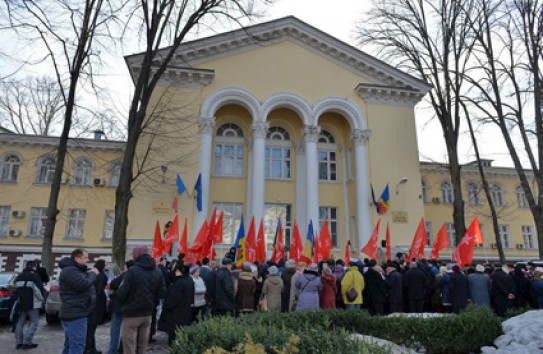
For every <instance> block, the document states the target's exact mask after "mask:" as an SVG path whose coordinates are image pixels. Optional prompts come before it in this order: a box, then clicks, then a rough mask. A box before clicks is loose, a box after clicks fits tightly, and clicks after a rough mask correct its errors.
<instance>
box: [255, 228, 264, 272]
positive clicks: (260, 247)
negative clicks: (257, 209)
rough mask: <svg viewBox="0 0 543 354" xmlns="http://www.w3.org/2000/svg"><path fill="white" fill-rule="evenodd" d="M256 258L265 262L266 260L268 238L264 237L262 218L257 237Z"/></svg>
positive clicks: (261, 262) (260, 261) (259, 261)
mask: <svg viewBox="0 0 543 354" xmlns="http://www.w3.org/2000/svg"><path fill="white" fill-rule="evenodd" d="M256 260H257V262H258V263H260V264H263V263H264V262H265V261H266V238H265V237H264V223H263V222H262V219H260V226H259V227H258V235H257V237H256Z"/></svg>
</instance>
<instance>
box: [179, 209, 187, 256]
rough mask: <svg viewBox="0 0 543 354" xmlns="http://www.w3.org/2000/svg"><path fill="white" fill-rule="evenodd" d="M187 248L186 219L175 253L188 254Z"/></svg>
mask: <svg viewBox="0 0 543 354" xmlns="http://www.w3.org/2000/svg"><path fill="white" fill-rule="evenodd" d="M188 251H189V247H188V244H187V218H185V225H184V226H183V233H182V234H181V240H180V241H179V247H177V253H184V254H185V255H186V254H187V253H188Z"/></svg>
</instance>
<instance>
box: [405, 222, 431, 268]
mask: <svg viewBox="0 0 543 354" xmlns="http://www.w3.org/2000/svg"><path fill="white" fill-rule="evenodd" d="M427 242H428V239H427V238H426V226H425V225H424V217H422V218H421V219H420V222H419V226H418V227H417V231H416V232H415V236H414V237H413V242H412V243H411V248H410V249H409V256H407V259H408V261H409V262H411V260H412V259H413V258H414V257H417V258H424V246H426V244H427Z"/></svg>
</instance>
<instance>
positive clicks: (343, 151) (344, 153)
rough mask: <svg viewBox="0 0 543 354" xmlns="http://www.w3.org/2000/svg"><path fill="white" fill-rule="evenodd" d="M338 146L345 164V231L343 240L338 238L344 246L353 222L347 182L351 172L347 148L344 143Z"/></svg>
mask: <svg viewBox="0 0 543 354" xmlns="http://www.w3.org/2000/svg"><path fill="white" fill-rule="evenodd" d="M338 148H339V151H340V152H341V163H342V165H343V210H344V212H343V224H344V225H345V229H344V230H345V231H344V233H343V234H344V239H343V242H341V238H340V239H338V247H337V248H342V247H343V245H345V244H346V243H347V240H350V239H351V225H350V224H351V223H350V220H349V215H350V214H351V212H350V210H349V192H348V190H347V182H348V181H349V174H348V173H347V158H348V156H347V148H346V147H345V145H344V144H341V145H339V146H338ZM349 163H350V162H349Z"/></svg>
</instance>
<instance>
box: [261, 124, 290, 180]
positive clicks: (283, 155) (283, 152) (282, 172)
mask: <svg viewBox="0 0 543 354" xmlns="http://www.w3.org/2000/svg"><path fill="white" fill-rule="evenodd" d="M265 174H266V178H278V179H287V178H290V135H289V134H288V132H287V131H286V130H285V129H283V128H281V127H271V128H270V129H269V130H268V136H267V140H266V164H265Z"/></svg>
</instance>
